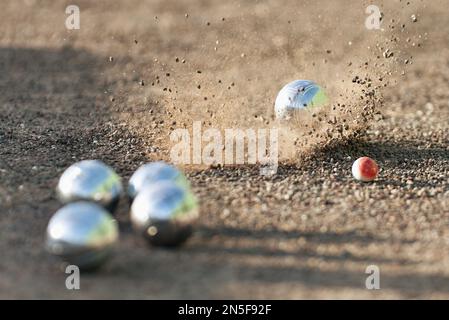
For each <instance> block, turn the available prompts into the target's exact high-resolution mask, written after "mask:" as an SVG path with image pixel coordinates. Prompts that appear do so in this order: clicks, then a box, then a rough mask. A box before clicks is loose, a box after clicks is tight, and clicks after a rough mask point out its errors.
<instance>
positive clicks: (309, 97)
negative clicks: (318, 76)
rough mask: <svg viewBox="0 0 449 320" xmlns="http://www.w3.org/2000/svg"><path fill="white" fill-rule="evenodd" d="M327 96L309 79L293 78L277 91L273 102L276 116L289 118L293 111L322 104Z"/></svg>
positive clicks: (325, 101) (326, 99)
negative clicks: (293, 79)
mask: <svg viewBox="0 0 449 320" xmlns="http://www.w3.org/2000/svg"><path fill="white" fill-rule="evenodd" d="M327 101H328V98H327V96H326V94H325V93H324V91H323V89H322V88H321V87H320V86H318V85H317V84H316V83H315V82H313V81H310V80H295V81H293V82H290V83H288V84H286V85H285V86H284V87H283V88H282V89H281V91H279V93H278V95H277V97H276V101H275V104H274V111H275V113H276V118H278V119H285V120H287V119H289V118H291V117H292V115H293V113H294V112H295V111H297V110H300V109H305V108H308V107H314V106H315V107H316V106H322V105H324V104H326V103H327Z"/></svg>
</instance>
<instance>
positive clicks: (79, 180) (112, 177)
mask: <svg viewBox="0 0 449 320" xmlns="http://www.w3.org/2000/svg"><path fill="white" fill-rule="evenodd" d="M56 190H57V193H58V196H59V199H60V200H61V202H62V203H70V202H74V201H80V200H86V201H92V202H95V203H98V204H99V205H101V206H103V207H105V208H106V209H108V210H110V211H111V212H112V211H114V210H115V208H116V207H117V204H118V202H119V199H120V195H121V194H122V192H123V187H122V183H121V179H120V177H119V176H118V175H117V173H115V171H114V170H113V169H112V168H111V167H109V166H108V165H106V164H104V163H103V162H101V161H99V160H83V161H80V162H77V163H75V164H73V165H71V166H70V167H69V168H67V169H66V170H65V171H64V173H63V174H62V175H61V178H60V179H59V182H58V186H57V189H56Z"/></svg>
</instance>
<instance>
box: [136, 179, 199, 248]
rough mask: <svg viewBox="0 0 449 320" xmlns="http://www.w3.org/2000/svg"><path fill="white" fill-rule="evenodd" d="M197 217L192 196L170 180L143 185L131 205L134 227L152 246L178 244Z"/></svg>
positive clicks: (195, 204)
mask: <svg viewBox="0 0 449 320" xmlns="http://www.w3.org/2000/svg"><path fill="white" fill-rule="evenodd" d="M197 219H198V204H197V200H196V198H195V196H194V195H193V194H192V193H191V191H190V189H186V188H182V187H181V186H179V185H177V184H176V183H175V182H173V181H161V182H160V183H157V184H155V185H152V186H148V187H146V188H145V189H143V190H142V191H141V192H139V194H138V195H137V196H136V198H135V199H134V202H133V203H132V205H131V221H132V224H133V226H134V228H135V229H136V230H137V231H138V232H140V233H141V234H142V235H143V236H144V237H145V238H146V239H147V240H148V241H149V242H150V243H151V244H153V245H156V246H177V245H180V244H181V243H183V242H184V241H185V240H187V239H188V238H189V236H190V235H191V234H192V231H193V228H194V224H195V222H196V221H197Z"/></svg>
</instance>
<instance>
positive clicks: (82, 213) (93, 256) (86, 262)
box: [46, 201, 119, 269]
mask: <svg viewBox="0 0 449 320" xmlns="http://www.w3.org/2000/svg"><path fill="white" fill-rule="evenodd" d="M118 235H119V231H118V226H117V222H116V221H115V220H114V219H113V217H112V216H111V215H110V214H109V213H108V212H107V211H106V209H104V208H103V207H101V206H99V205H97V204H95V203H92V202H86V201H80V202H73V203H70V204H67V205H66V206H64V207H62V208H61V209H59V210H58V211H57V212H56V213H55V214H54V215H53V217H52V218H51V219H50V222H49V223H48V226H47V238H46V248H47V251H48V252H50V253H51V254H53V255H55V256H58V257H60V258H61V259H62V260H63V261H65V262H67V263H70V264H73V265H76V266H78V267H79V268H80V269H94V268H97V267H99V266H100V265H101V264H102V263H103V262H104V261H106V260H107V258H108V257H109V256H110V254H111V252H112V248H113V246H114V244H115V243H116V242H117V240H118Z"/></svg>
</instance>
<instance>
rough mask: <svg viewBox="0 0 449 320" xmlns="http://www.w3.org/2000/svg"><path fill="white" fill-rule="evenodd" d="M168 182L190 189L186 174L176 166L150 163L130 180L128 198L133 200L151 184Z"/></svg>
mask: <svg viewBox="0 0 449 320" xmlns="http://www.w3.org/2000/svg"><path fill="white" fill-rule="evenodd" d="M166 180H169V181H174V182H175V183H176V184H178V185H180V186H181V187H185V188H188V187H189V182H188V181H187V179H186V177H185V176H184V174H183V173H182V172H181V171H180V170H178V169H177V168H175V167H174V166H172V165H170V164H168V163H165V162H163V161H157V162H150V163H146V164H144V165H142V166H141V167H139V168H138V169H137V170H136V172H134V174H133V175H132V176H131V178H130V179H129V186H128V196H129V198H130V199H131V200H132V199H134V198H135V197H136V195H137V194H138V193H139V192H140V190H142V189H144V188H145V187H147V186H149V185H150V184H154V183H158V182H160V181H166Z"/></svg>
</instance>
